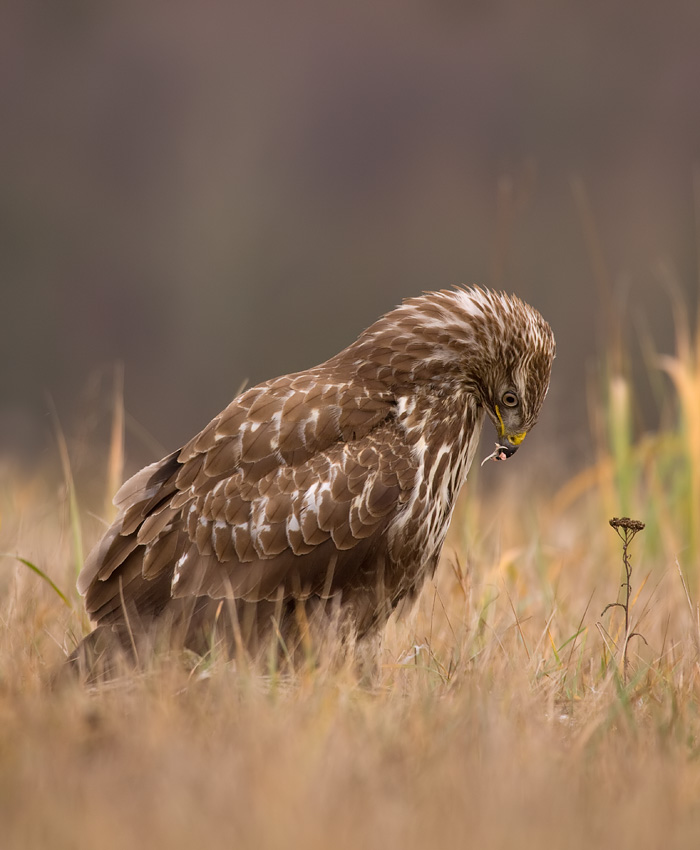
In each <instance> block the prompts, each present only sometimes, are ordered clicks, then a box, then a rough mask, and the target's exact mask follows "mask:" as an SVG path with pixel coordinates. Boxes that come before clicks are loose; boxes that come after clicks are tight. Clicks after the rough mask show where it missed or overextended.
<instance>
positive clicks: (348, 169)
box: [0, 0, 700, 466]
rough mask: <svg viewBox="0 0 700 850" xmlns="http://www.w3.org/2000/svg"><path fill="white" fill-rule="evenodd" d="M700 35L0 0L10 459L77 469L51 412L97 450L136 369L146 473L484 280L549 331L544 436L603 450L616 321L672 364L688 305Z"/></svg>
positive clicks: (3, 325) (537, 20)
mask: <svg viewBox="0 0 700 850" xmlns="http://www.w3.org/2000/svg"><path fill="white" fill-rule="evenodd" d="M699 36H700V5H699V4H695V3H677V4H672V5H667V4H650V3H646V4H639V3H632V2H621V3H615V4H611V3H609V2H597V0H592V2H588V3H585V4H583V3H581V4H561V3H555V2H541V3H536V4H525V3H521V2H517V0H513V2H488V3H486V2H474V3H465V2H457V0H433V2H419V3H414V2H406V0H401V2H398V0H382V2H381V3H377V2H376V0H355V2H353V3H352V4H343V5H342V7H341V6H340V5H339V4H330V3H323V2H310V0H295V2H294V3H261V2H259V0H258V2H251V0H238V2H236V3H231V2H224V0H210V1H209V2H199V3H196V4H195V3H183V2H173V0H171V2H168V3H156V2H146V0H119V2H103V3H99V4H95V3H89V2H79V0H71V2H64V3H60V4H50V3H37V2H22V3H4V4H3V5H2V10H0V127H1V128H2V129H1V131H0V287H1V290H0V291H1V294H2V302H1V308H0V456H2V457H4V458H8V457H11V458H13V459H15V460H21V462H23V463H29V464H32V463H43V462H45V461H46V459H47V458H50V457H55V456H56V446H55V439H54V436H53V434H52V428H53V426H52V423H51V418H50V416H49V410H50V406H51V404H55V408H56V410H57V412H58V415H59V417H60V420H61V422H62V424H63V427H64V429H65V431H66V433H67V434H72V435H75V434H80V433H82V434H83V437H85V439H87V440H97V441H98V442H99V438H98V435H99V434H100V433H101V429H102V430H104V429H105V428H107V429H108V423H109V421H110V417H111V407H110V406H111V400H112V382H113V380H114V373H115V364H120V363H121V364H123V367H124V387H125V405H126V412H127V459H128V462H129V464H130V465H131V466H133V465H135V464H137V463H145V462H150V461H152V460H155V459H156V458H157V457H158V456H159V454H160V452H161V451H163V452H164V451H166V450H167V451H169V450H172V449H173V448H175V447H177V445H179V444H181V443H182V442H184V441H185V440H187V439H188V438H189V437H190V436H191V435H192V434H193V433H194V432H195V431H196V430H198V429H199V428H201V427H202V426H203V425H204V424H205V423H206V422H207V421H208V420H209V418H210V417H211V416H212V415H214V414H215V413H217V412H218V411H219V410H220V409H221V408H222V407H223V406H224V405H225V404H227V403H228V401H229V400H230V398H231V397H232V396H233V394H234V392H235V391H236V390H237V389H238V387H239V386H240V384H241V382H242V381H243V380H245V379H247V380H248V381H249V382H251V383H256V382H258V381H260V380H263V379H265V378H268V377H272V376H275V375H277V374H280V373H283V372H289V371H293V370H297V369H303V368H306V367H308V366H311V365H314V364H315V363H317V362H320V361H321V360H324V359H325V358H327V357H329V356H330V355H332V354H334V353H335V352H336V351H338V350H339V349H340V348H342V347H344V346H345V345H346V344H348V343H349V342H350V341H352V339H354V338H355V336H356V335H357V334H358V333H359V332H360V331H361V330H362V329H363V328H364V327H366V326H367V325H368V324H370V323H371V322H372V321H373V320H374V319H375V318H377V317H378V316H379V315H380V314H381V313H382V312H384V311H386V310H388V309H390V308H391V307H393V306H394V305H395V304H396V303H398V301H400V300H401V299H402V298H404V297H406V296H410V295H415V294H417V293H419V292H420V291H422V290H424V289H434V288H444V287H450V286H453V285H457V284H471V283H480V284H484V285H489V286H496V287H502V288H505V289H507V290H509V291H514V292H516V293H518V294H519V295H521V296H522V297H523V298H524V299H526V300H528V301H530V302H531V303H532V304H534V305H535V306H537V307H538V308H539V309H540V310H541V311H542V313H543V314H544V315H545V316H546V317H547V318H548V320H549V321H550V323H551V324H552V326H553V328H554V331H555V334H556V336H557V341H558V356H557V361H556V364H555V372H554V375H553V383H552V390H551V392H550V397H549V399H548V402H547V404H546V405H545V410H544V413H543V417H542V420H541V423H540V425H539V426H538V428H537V430H536V431H535V432H534V433H533V435H532V437H531V438H530V440H531V441H532V443H533V444H534V446H533V450H534V451H535V452H536V451H537V450H539V451H540V452H542V451H544V450H545V449H547V447H550V448H549V451H550V452H551V451H552V449H551V446H553V445H556V446H559V447H560V449H561V451H559V450H557V452H556V454H557V456H559V457H565V458H567V459H568V460H569V461H570V462H571V463H576V462H578V461H580V460H581V459H585V457H586V456H587V453H588V452H589V451H590V447H589V445H588V437H587V434H588V433H589V432H588V410H587V402H586V396H587V387H588V386H589V385H590V382H591V381H592V380H595V376H596V372H597V369H598V359H599V354H598V352H599V351H600V350H602V347H603V343H604V339H603V337H604V334H605V332H606V330H605V329H606V322H608V320H609V318H610V316H611V314H616V315H617V316H618V317H622V318H621V321H622V324H623V325H624V327H625V329H626V331H627V332H628V333H629V334H630V335H631V336H632V337H634V338H641V337H644V338H646V335H647V334H649V335H650V336H651V338H653V340H654V341H655V344H656V346H657V347H658V349H659V350H662V351H663V350H665V349H667V348H668V347H669V345H670V344H671V342H670V341H671V339H672V334H673V332H672V323H671V309H670V298H669V290H670V289H671V288H673V287H674V286H675V287H677V288H679V289H680V290H681V291H683V292H684V295H685V303H686V305H687V308H688V309H689V310H691V311H695V308H696V291H697V268H698V260H697V249H698V240H697V221H696V212H697V204H694V200H693V197H694V193H693V185H694V179H693V169H694V164H696V163H698V162H700V96H699V94H698V92H699V91H700V49H699V48H698V44H700V41H699ZM696 182H700V181H696ZM698 194H700V193H698ZM640 350H641V349H640ZM650 395H651V394H650ZM645 404H646V403H643V404H642V405H641V408H642V414H641V418H640V426H639V427H645V422H647V421H649V422H652V424H653V417H654V415H656V414H655V411H654V409H653V404H652V403H651V402H649V403H648V404H646V406H647V408H648V409H647V410H646V412H644V407H645ZM645 417H646V418H645ZM81 429H82V430H81ZM486 439H487V440H488V443H489V444H490V443H491V442H492V435H491V434H489V435H488V436H487V438H486ZM538 447H539V448H538ZM533 456H535V455H533Z"/></svg>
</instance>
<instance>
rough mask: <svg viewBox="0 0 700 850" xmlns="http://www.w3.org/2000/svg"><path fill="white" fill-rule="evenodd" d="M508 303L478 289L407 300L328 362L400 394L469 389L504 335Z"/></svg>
mask: <svg viewBox="0 0 700 850" xmlns="http://www.w3.org/2000/svg"><path fill="white" fill-rule="evenodd" d="M516 301H517V299H516ZM520 303H521V302H518V304H520ZM509 306H510V307H512V306H513V301H512V299H508V297H507V296H502V295H499V294H497V293H491V292H486V291H484V290H481V289H469V290H462V289H458V290H453V291H448V290H442V291H440V292H430V293H426V294H424V295H421V296H418V297H417V298H409V299H407V300H406V301H404V302H403V303H402V304H401V305H400V306H399V307H397V308H396V309H394V310H392V311H391V312H389V313H387V314H386V315H384V316H382V318H380V319H379V320H378V321H376V322H375V323H374V324H373V325H371V326H370V327H369V328H367V330H366V331H364V332H363V333H362V334H361V335H360V337H359V338H358V339H357V340H356V341H355V342H354V343H353V344H352V345H350V346H348V348H346V349H345V350H344V351H341V352H340V354H338V355H336V356H335V357H334V358H332V359H331V360H330V361H328V365H331V366H332V367H333V368H338V367H340V368H341V369H347V370H348V371H350V372H352V373H353V374H354V377H355V378H360V379H361V380H364V381H367V382H369V383H371V384H374V383H375V382H377V383H380V384H384V385H385V386H387V385H388V386H392V387H394V388H395V389H396V391H397V393H399V394H401V393H406V392H408V393H410V392H419V393H433V394H435V395H442V396H446V395H453V394H454V393H455V392H458V391H459V390H461V389H464V388H469V387H471V388H472V389H473V390H474V391H475V392H476V391H477V390H478V386H479V384H480V383H481V382H482V380H483V374H484V372H486V371H487V370H488V369H489V367H490V364H491V363H492V362H493V361H494V360H495V359H496V358H497V355H498V349H499V345H500V343H501V340H502V339H503V338H504V337H505V336H507V332H508V328H507V320H508V315H507V313H508V311H507V309H506V308H507V307H509ZM523 306H524V305H523Z"/></svg>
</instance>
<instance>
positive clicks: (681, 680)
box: [0, 337, 700, 850]
mask: <svg viewBox="0 0 700 850" xmlns="http://www.w3.org/2000/svg"><path fill="white" fill-rule="evenodd" d="M681 338H682V337H681ZM663 365H664V367H665V368H666V369H668V371H670V372H671V373H672V375H673V381H674V382H675V383H673V384H672V383H669V384H668V386H667V390H666V391H667V392H668V394H669V395H668V398H667V399H666V401H665V403H667V404H668V405H670V406H671V407H672V406H673V405H674V404H677V411H678V416H677V418H676V421H674V423H672V424H671V425H669V426H668V427H667V428H665V429H664V430H663V431H662V432H660V433H658V434H654V435H651V436H646V437H642V438H638V439H636V438H634V435H633V433H632V426H631V422H632V421H633V418H634V417H633V415H632V414H631V411H630V402H629V399H630V398H631V397H633V392H632V388H631V387H630V385H629V382H628V380H627V379H626V378H625V376H624V373H622V372H614V371H612V370H611V372H610V374H609V376H608V378H607V381H606V383H605V385H606V387H607V401H606V402H605V403H603V402H600V403H596V408H595V409H596V410H597V411H598V417H597V426H596V427H597V428H598V442H599V446H600V452H599V459H598V461H597V463H596V464H595V466H594V467H592V468H591V469H588V470H584V471H582V472H580V473H579V474H578V475H576V476H575V477H573V478H571V479H570V480H569V481H568V482H567V483H566V485H565V486H564V487H563V488H562V489H560V490H559V491H558V492H555V493H553V492H551V491H550V489H549V488H548V486H546V485H544V484H541V483H540V485H539V486H536V487H534V488H533V486H532V480H531V478H530V477H529V476H526V475H523V474H522V473H519V471H518V470H519V469H520V468H521V467H519V466H518V461H513V462H511V463H510V464H508V465H504V467H503V469H502V470H499V475H498V477H499V478H501V479H502V480H503V481H504V482H505V483H504V484H503V486H502V487H501V489H500V490H498V491H497V492H493V493H491V494H489V495H487V494H484V493H481V492H480V490H479V486H478V482H477V484H476V485H474V484H472V485H470V488H469V489H470V490H471V492H470V493H467V494H465V498H463V500H462V502H461V504H460V505H459V507H458V511H457V515H456V517H455V521H454V523H453V527H452V529H451V537H450V539H449V541H448V545H447V546H446V548H445V553H444V557H443V561H442V564H441V567H440V569H439V572H438V575H437V577H436V582H435V583H434V584H432V585H430V586H428V587H427V588H426V590H425V592H424V593H423V595H422V597H421V599H420V603H419V605H418V607H417V610H416V611H415V612H414V613H413V614H412V615H411V616H410V617H408V618H406V619H404V620H401V621H398V622H392V623H391V624H390V627H389V629H388V633H387V639H386V643H385V647H384V655H383V662H384V666H383V668H382V674H381V681H380V682H379V683H378V684H377V686H376V687H375V688H373V689H368V688H365V687H362V686H361V685H360V684H359V683H358V682H357V681H356V679H355V678H354V675H353V673H352V671H351V670H341V671H339V672H338V671H336V672H333V673H331V672H329V671H328V670H325V669H305V670H304V669H302V670H298V671H297V672H296V674H295V675H293V676H287V677H284V678H281V677H274V676H261V675H257V676H254V675H251V674H248V673H246V672H245V671H240V670H239V671H237V670H236V668H235V664H233V663H228V664H227V663H224V662H223V661H220V660H218V661H213V662H208V663H206V664H201V663H200V664H199V665H196V666H194V669H193V668H192V665H190V666H188V665H187V664H185V663H183V662H182V659H175V660H173V659H163V660H160V661H157V662H156V663H154V665H153V667H152V668H151V669H149V670H148V671H146V672H142V673H140V674H138V675H136V674H132V675H128V676H125V677H124V678H123V679H122V680H120V681H118V682H115V683H112V684H110V685H105V686H102V687H99V688H97V689H93V690H85V689H82V688H80V687H78V686H77V685H68V686H64V687H63V688H59V689H51V688H50V687H49V685H48V684H47V683H48V681H49V679H50V675H51V673H52V671H53V670H54V669H55V668H56V666H57V665H59V664H60V661H61V658H62V657H63V654H64V647H65V648H70V647H71V635H80V634H81V633H82V632H83V630H84V629H85V627H86V624H85V622H84V619H83V615H82V613H81V609H80V604H79V600H77V599H76V598H75V595H74V594H72V593H69V588H71V587H72V586H73V584H74V577H75V576H74V573H75V547H76V545H77V544H76V541H75V534H76V517H75V516H72V513H73V512H72V511H71V509H70V504H71V500H72V499H74V491H73V488H72V483H71V484H70V487H69V488H68V489H67V491H66V495H65V498H64V497H63V496H62V494H61V493H58V494H57V493H55V492H54V493H52V492H50V491H47V490H46V489H44V485H43V484H42V483H41V480H39V479H38V480H32V481H27V480H26V479H24V478H22V477H21V476H19V475H17V474H12V473H11V472H10V471H7V472H6V474H5V475H4V478H5V480H6V481H7V482H8V483H9V487H7V488H6V489H5V490H4V491H3V492H2V494H0V500H2V501H0V517H1V518H2V526H1V527H0V550H2V551H11V552H16V553H18V554H20V555H22V556H23V557H24V558H26V559H28V560H30V561H31V563H33V564H34V565H37V566H39V567H40V568H41V569H43V570H44V571H45V572H46V573H47V574H48V575H49V576H50V577H51V579H52V580H53V581H55V582H56V584H57V585H58V586H59V587H60V588H61V589H62V590H64V591H65V592H66V594H67V595H68V596H69V597H70V601H71V604H72V606H73V607H69V606H66V605H65V604H64V603H63V602H62V600H61V599H60V598H59V596H58V595H57V594H56V593H55V592H54V591H53V590H52V589H51V587H50V586H49V585H48V584H47V582H45V581H42V579H41V577H40V576H37V575H36V573H34V572H33V571H31V570H30V569H27V568H26V566H25V565H23V564H21V563H19V562H13V561H10V560H3V562H2V573H0V590H1V591H2V598H1V600H0V623H1V627H0V628H1V630H0V845H1V846H2V847H3V848H6V849H7V848H14V847H22V848H26V847H32V848H35V847H36V848H41V847H50V848H63V847H65V848H71V850H80V848H83V847H84V848H88V847H93V846H99V847H101V848H103V850H109V848H112V847H114V848H123V847H133V848H141V847H144V848H145V847H149V848H152V847H168V848H179V847H188V848H190V847H192V846H207V847H210V848H217V847H227V848H229V847H255V848H259V847H295V846H305V847H308V848H325V847H328V846H333V847H339V848H343V847H348V848H350V847H352V848H355V847H368V848H371V847H381V848H386V847H402V848H407V850H408V849H409V848H413V847H415V848H425V847H435V846H461V847H465V846H466V847H480V848H494V847H506V846H508V847H525V848H527V847H543V846H547V847H554V848H559V847H566V848H579V847H581V848H583V847H586V848H590V847H597V848H603V847H616V848H627V847H630V848H632V847H634V848H637V850H643V848H659V847H664V848H674V847H679V848H680V847H683V848H685V847H692V846H696V845H697V841H698V837H699V836H700V762H699V760H698V755H699V754H700V711H699V707H700V702H699V696H700V679H699V675H698V674H699V672H700V667H699V666H698V661H699V648H700V620H699V618H698V611H697V608H696V601H695V600H696V599H697V598H698V591H699V590H700V565H699V564H698V559H697V558H698V556H697V542H696V539H697V522H698V519H699V518H698V517H697V516H696V515H695V514H694V508H693V505H695V503H696V500H697V489H698V488H697V482H698V480H700V459H699V458H698V455H697V447H698V446H699V445H700V433H699V432H698V429H700V425H699V424H698V418H697V417H696V416H695V415H694V413H693V410H694V408H693V405H694V404H695V395H694V393H693V392H692V391H691V388H692V386H697V385H698V383H697V382H698V360H697V356H696V353H695V349H694V348H693V347H692V346H691V345H689V344H688V345H686V347H685V348H684V349H683V348H681V347H679V351H678V352H677V353H676V356H675V358H673V359H670V358H669V359H667V360H666V361H664V364H663ZM693 382H696V383H695V384H693ZM674 387H675V388H676V389H675V390H674ZM676 391H677V395H674V393H675V392H676ZM113 435H114V436H113V440H112V450H111V451H107V452H106V456H107V457H108V458H109V461H108V462H107V463H105V467H106V471H105V473H104V476H105V479H106V478H110V480H112V479H114V477H115V469H114V467H115V464H118V463H119V458H120V454H119V452H120V451H121V450H120V448H119V446H118V445H117V443H118V441H119V439H120V438H119V435H118V434H116V433H115V432H114V431H113ZM115 447H116V448H115ZM64 462H65V458H64ZM477 474H478V472H477ZM69 481H70V479H69ZM80 486H81V485H80V482H79V481H78V484H77V488H76V489H77V491H78V493H80ZM110 486H111V485H110ZM98 503H99V502H98ZM62 505H65V506H66V507H65V510H62ZM623 506H624V510H625V512H629V513H630V514H631V515H632V516H634V517H636V518H639V519H640V520H643V521H644V522H645V523H646V524H647V527H646V529H645V530H644V531H643V532H640V533H639V534H638V535H637V537H636V538H635V541H634V543H633V544H632V546H631V547H630V554H631V558H632V592H631V597H630V598H631V608H630V630H633V631H638V632H641V633H642V634H643V635H644V638H645V639H646V641H647V643H644V642H642V641H641V640H637V639H633V640H632V641H631V642H630V644H629V647H628V657H629V661H630V664H629V680H628V681H627V682H626V683H625V677H624V676H623V674H622V669H621V666H622V649H623V644H624V640H625V634H624V612H623V611H622V610H621V609H620V608H611V609H609V610H608V611H607V612H606V613H605V614H604V615H601V612H602V611H603V609H604V607H605V606H606V604H607V603H610V602H614V601H616V599H618V596H617V594H618V592H619V591H620V582H621V580H622V577H623V575H624V573H623V570H622V562H621V558H620V555H621V550H620V541H619V540H618V538H617V537H616V535H615V534H614V533H613V531H612V530H611V529H610V527H609V526H608V520H609V518H610V517H611V516H612V515H613V514H619V513H621V512H622V510H621V508H622V507H623ZM83 519H85V516H83ZM97 532H98V530H97V528H96V527H93V528H92V529H91V530H89V531H88V532H85V531H84V532H83V533H84V534H85V536H86V543H91V542H92V540H93V539H94V538H95V537H96V535H97ZM87 538H89V539H87ZM619 598H620V599H622V597H619Z"/></svg>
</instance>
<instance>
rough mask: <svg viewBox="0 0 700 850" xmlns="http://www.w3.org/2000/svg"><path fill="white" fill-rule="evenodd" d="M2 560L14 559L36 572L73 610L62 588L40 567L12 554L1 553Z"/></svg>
mask: <svg viewBox="0 0 700 850" xmlns="http://www.w3.org/2000/svg"><path fill="white" fill-rule="evenodd" d="M0 558H14V560H15V561H19V562H20V563H21V564H24V566H25V567H29V569H30V570H32V572H35V573H36V574H37V575H38V576H39V578H41V579H43V581H45V582H46V584H48V585H49V587H50V588H51V590H53V592H54V593H55V594H56V595H57V596H59V597H60V598H61V600H62V601H63V602H64V604H65V605H67V606H68V607H69V608H71V609H72V608H73V606H72V604H71V602H70V600H69V599H68V597H67V596H66V594H65V593H64V592H63V591H62V590H61V589H60V587H58V585H57V584H55V582H53V581H52V580H51V579H50V578H49V577H48V576H47V575H46V573H45V572H44V571H43V570H42V569H39V567H37V565H36V564H33V563H32V562H31V561H28V560H27V559H26V558H20V556H19V555H13V554H12V553H11V552H0Z"/></svg>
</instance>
